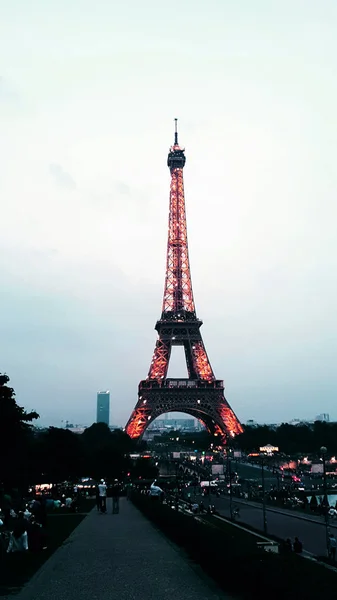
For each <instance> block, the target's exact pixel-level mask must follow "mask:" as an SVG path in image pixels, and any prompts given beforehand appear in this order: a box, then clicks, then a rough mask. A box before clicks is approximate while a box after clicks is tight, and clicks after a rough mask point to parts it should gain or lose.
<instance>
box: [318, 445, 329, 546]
mask: <svg viewBox="0 0 337 600" xmlns="http://www.w3.org/2000/svg"><path fill="white" fill-rule="evenodd" d="M320 450H321V455H322V460H323V492H324V496H323V498H324V500H323V503H324V520H325V540H326V551H327V554H329V513H328V495H327V485H326V462H325V459H326V453H327V451H328V449H327V448H326V447H325V446H322V447H321V449H320Z"/></svg>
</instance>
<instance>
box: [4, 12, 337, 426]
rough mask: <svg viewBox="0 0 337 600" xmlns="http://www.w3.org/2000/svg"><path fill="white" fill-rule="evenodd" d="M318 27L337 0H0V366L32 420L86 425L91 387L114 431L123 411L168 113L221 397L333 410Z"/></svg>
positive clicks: (263, 410)
mask: <svg viewBox="0 0 337 600" xmlns="http://www.w3.org/2000/svg"><path fill="white" fill-rule="evenodd" d="M336 30H337V2H336V0H320V1H319V2H318V0H283V1H282V2H280V1H278V0H208V2H205V1H204V0H203V1H201V0H184V1H182V0H179V1H177V0H170V2H163V1H161V0H142V1H141V2H140V1H139V0H126V1H125V2H120V1H118V2H117V1H115V0H96V2H92V1H89V0H58V1H57V2H52V1H51V0H30V1H29V2H28V1H27V0H11V1H8V2H5V0H3V1H2V2H0V65H1V70H0V75H1V77H0V203H1V213H0V214H1V237H0V281H1V292H0V339H1V345H0V371H3V372H7V373H8V375H9V376H10V377H11V383H12V385H13V387H14V388H15V389H16V391H17V399H18V401H19V403H20V404H22V405H24V406H25V407H27V408H35V409H36V410H37V411H38V412H39V413H40V414H41V422H42V423H44V424H54V425H61V421H62V420H65V419H68V420H70V421H71V422H76V423H91V422H92V421H93V420H94V419H95V403H96V392H97V390H99V389H110V390H111V422H112V423H117V424H122V425H124V424H125V422H126V421H127V419H128V417H129V415H130V412H131V410H132V408H133V406H134V404H135V402H136V400H137V386H138V382H139V381H140V380H141V379H144V378H145V377H146V375H147V372H148V368H149V365H150V361H151V357H152V352H153V348H154V344H155V340H156V332H155V331H154V329H153V328H154V325H155V321H156V319H157V318H158V317H159V316H160V311H161V301H162V293H163V285H164V274H165V273H164V270H165V253H166V235H167V218H168V194H169V170H168V168H167V166H166V159H167V152H168V148H169V145H170V144H171V142H172V139H173V119H174V117H176V116H177V117H179V128H180V141H181V143H182V144H183V145H185V147H186V156H187V162H186V167H185V171H184V172H185V192H186V202H187V217H188V235H189V245H190V259H191V265H192V280H193V286H194V295H195V300H196V307H197V313H198V316H199V317H200V318H201V319H202V320H203V321H204V326H203V328H202V334H203V337H204V341H205V344H206V348H207V351H208V354H209V357H210V360H211V363H212V366H213V369H214V371H215V374H216V376H217V377H218V378H219V379H224V381H225V386H226V396H227V399H228V400H229V402H230V404H231V405H232V407H233V409H234V410H235V411H236V413H237V415H238V416H239V418H241V419H242V420H243V421H245V420H247V419H249V418H253V419H256V420H258V421H267V422H277V421H280V420H290V419H292V418H294V417H309V418H310V417H314V416H315V415H317V414H318V413H321V412H328V413H330V416H331V418H334V419H337V407H336V394H337V374H336V357H337V320H336V317H337V314H336V313H337V309H336V305H337V301H336V295H337V283H336V266H337V265H336V263H337V238H336V217H337V209H336V201H337V200H336V190H337V174H336V157H337V117H336V114H337V113H336V106H337V78H336V72H337V36H336ZM176 354H177V355H176V356H173V360H172V365H171V369H170V374H171V375H172V376H182V375H184V374H185V373H186V367H185V365H184V362H183V357H182V354H181V353H179V350H178V349H177V353H176ZM180 358H181V359H182V360H180Z"/></svg>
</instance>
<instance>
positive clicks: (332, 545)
mask: <svg viewBox="0 0 337 600" xmlns="http://www.w3.org/2000/svg"><path fill="white" fill-rule="evenodd" d="M336 547H337V541H336V538H335V536H334V534H333V533H330V534H329V541H328V553H329V558H330V559H331V560H333V561H335V559H336Z"/></svg>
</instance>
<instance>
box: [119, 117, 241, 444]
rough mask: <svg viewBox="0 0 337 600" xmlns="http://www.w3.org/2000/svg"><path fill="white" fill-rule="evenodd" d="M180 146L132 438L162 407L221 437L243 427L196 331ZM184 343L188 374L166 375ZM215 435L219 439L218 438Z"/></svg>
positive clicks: (173, 155)
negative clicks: (157, 305)
mask: <svg viewBox="0 0 337 600" xmlns="http://www.w3.org/2000/svg"><path fill="white" fill-rule="evenodd" d="M184 152H185V151H184V149H183V148H181V147H180V146H179V144H178V132H177V119H175V135H174V144H173V146H172V147H171V148H170V151H169V155H168V159H167V164H168V167H169V169H170V173H171V188H170V214H169V230H168V243H167V261H166V277H165V288H164V299H163V306H162V313H161V317H160V319H159V321H157V323H156V327H155V329H156V330H157V332H158V339H157V342H156V347H155V349H154V354H153V358H152V361H151V365H150V369H149V373H148V376H147V379H145V380H144V381H141V382H140V384H139V388H138V402H137V404H136V406H135V408H134V410H133V412H132V415H131V417H130V419H129V421H128V423H127V425H126V432H127V433H128V434H129V436H130V437H131V438H140V437H141V436H142V434H143V433H144V431H145V429H146V428H147V427H148V425H149V424H150V423H152V421H153V420H154V419H155V418H156V417H158V416H159V415H161V414H163V413H167V412H183V413H188V414H189V415H192V416H193V417H195V418H197V419H199V421H201V422H202V423H203V424H204V425H205V427H206V428H207V429H208V431H210V432H211V433H212V434H214V435H218V436H219V438H220V439H221V441H222V442H223V443H225V442H226V439H227V438H228V436H232V437H234V436H235V435H236V434H239V433H242V427H241V424H240V422H239V421H238V419H237V417H236V416H235V414H234V412H233V411H232V409H231V407H230V406H229V404H228V402H227V400H226V398H225V396H224V385H223V381H221V380H219V379H216V378H215V376H214V373H213V370H212V367H211V364H210V362H209V359H208V356H207V352H206V349H205V346H204V343H203V340H202V337H201V333H200V327H201V325H202V321H200V320H199V319H198V318H197V315H196V311H195V305H194V298H193V290H192V281H191V272H190V264H189V256H188V244H187V227H186V212H185V196H184V181H183V168H184V166H185V161H186V158H185V153H184ZM174 345H175V346H183V347H184V350H185V357H186V363H187V371H188V379H172V378H167V371H168V366H169V360H170V355H171V348H172V346H174ZM220 439H219V442H220Z"/></svg>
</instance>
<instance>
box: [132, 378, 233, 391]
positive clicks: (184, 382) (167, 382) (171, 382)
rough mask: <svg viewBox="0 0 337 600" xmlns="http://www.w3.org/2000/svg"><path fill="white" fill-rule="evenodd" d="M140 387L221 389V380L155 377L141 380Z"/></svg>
mask: <svg viewBox="0 0 337 600" xmlns="http://www.w3.org/2000/svg"><path fill="white" fill-rule="evenodd" d="M139 387H140V388H159V387H160V388H171V389H175V388H179V389H182V388H185V389H196V388H198V389H200V388H201V389H209V388H218V389H223V387H224V385H223V381H221V380H219V379H217V380H215V381H210V382H208V381H203V380H202V379H171V378H170V379H164V380H163V381H158V380H157V379H149V380H144V381H141V382H140V384H139Z"/></svg>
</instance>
